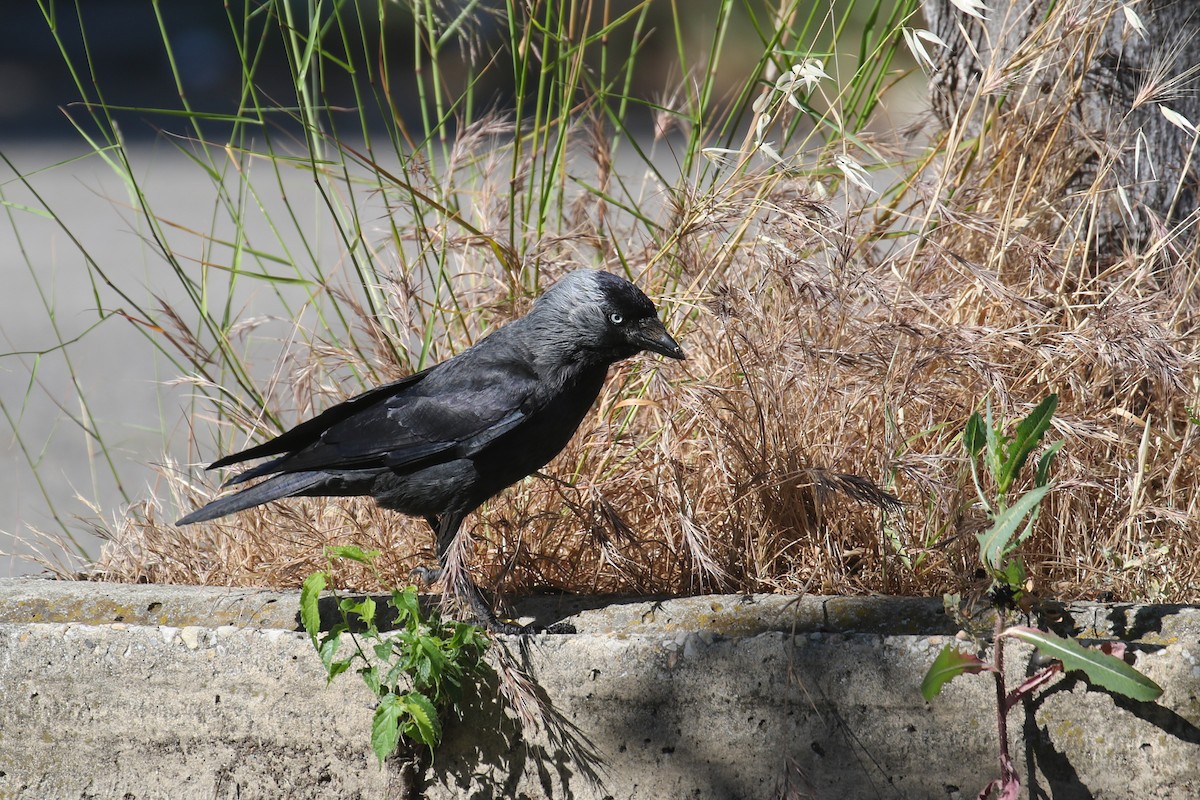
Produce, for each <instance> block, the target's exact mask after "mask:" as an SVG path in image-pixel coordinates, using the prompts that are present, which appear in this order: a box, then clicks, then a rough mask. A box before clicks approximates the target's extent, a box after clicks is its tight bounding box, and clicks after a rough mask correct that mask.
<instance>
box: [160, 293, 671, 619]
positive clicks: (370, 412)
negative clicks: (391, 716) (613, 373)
mask: <svg viewBox="0 0 1200 800" xmlns="http://www.w3.org/2000/svg"><path fill="white" fill-rule="evenodd" d="M643 350H650V351H653V352H655V353H659V354H661V355H664V356H667V357H668V358H675V359H682V358H683V357H684V355H683V350H682V349H681V348H680V347H679V345H678V344H677V343H676V342H675V340H674V339H672V338H671V336H670V334H668V333H667V330H666V328H665V327H663V324H662V323H661V322H660V321H659V319H658V316H657V313H656V311H655V308H654V304H653V303H651V302H650V300H649V299H648V298H647V297H646V295H644V294H642V292H641V291H640V290H639V289H638V288H637V287H636V286H634V285H633V284H632V283H630V282H629V281H627V280H625V279H624V278H620V277H617V276H616V275H612V274H610V273H607V272H601V271H598V270H579V271H576V272H571V273H569V274H567V275H565V276H564V277H562V278H561V279H559V280H558V281H557V282H556V283H555V284H554V285H553V286H551V287H550V288H549V289H548V290H547V291H546V292H545V293H544V294H543V295H542V296H541V297H539V298H538V299H537V301H536V302H535V303H534V306H533V308H532V309H531V310H530V312H529V313H528V314H526V315H525V316H524V317H522V318H520V319H518V320H515V321H514V322H512V323H510V324H508V325H505V326H504V327H502V328H499V329H498V330H496V331H495V332H493V333H492V334H491V335H489V336H488V337H486V338H485V339H483V340H481V341H480V342H478V343H477V344H476V345H475V346H474V347H471V348H470V349H468V350H465V351H463V352H462V353H459V354H458V355H457V356H454V357H453V358H450V359H448V360H447V361H443V362H441V363H440V364H437V365H435V366H432V367H430V368H428V369H426V370H423V371H421V372H418V373H416V374H415V375H410V376H408V377H407V378H402V379H400V380H398V381H395V382H394V383H389V384H385V385H383V386H379V387H377V388H374V389H371V390H369V391H367V392H364V393H363V394H360V395H358V396H356V397H353V398H351V399H349V400H346V401H345V402H343V403H339V404H338V405H336V406H333V407H332V408H329V409H327V410H326V411H324V412H322V413H321V414H318V415H317V416H315V417H313V418H312V419H309V420H307V421H305V422H302V423H300V424H299V425H297V426H296V427H294V428H292V429H291V430H289V431H287V432H286V433H283V434H280V435H279V436H277V437H275V438H274V439H271V440H270V441H268V442H265V443H263V444H260V445H258V446H256V447H251V448H249V449H248V450H243V451H242V452H240V453H235V454H234V455H230V456H225V457H224V458H221V459H219V460H217V461H215V462H213V463H212V464H210V465H209V467H208V468H209V469H216V468H219V467H226V466H229V465H230V464H237V463H239V462H243V461H248V460H250V459H255V458H261V457H264V456H275V458H272V459H271V460H270V461H267V462H265V463H263V464H259V465H258V466H255V467H251V468H250V469H247V470H245V471H243V472H241V473H239V474H238V475H235V476H234V477H233V478H230V479H229V480H228V481H227V482H226V483H225V486H233V485H236V484H241V483H244V482H246V481H249V480H251V479H253V478H259V477H262V476H268V475H269V476H271V477H269V478H267V480H265V481H262V482H261V483H258V484H256V485H254V486H251V487H250V488H248V489H243V490H242V491H240V492H238V493H236V494H233V495H229V496H227V497H222V498H220V499H217V500H214V501H212V502H211V503H209V504H208V505H206V506H204V507H203V508H200V509H198V510H196V511H193V512H192V513H191V514H188V515H187V516H185V517H184V518H183V519H181V520H179V521H178V522H177V523H176V525H189V524H191V523H194V522H202V521H204V520H210V519H215V518H217V517H222V516H225V515H226V514H232V513H233V512H235V511H241V510H243V509H247V508H251V507H253V506H257V505H261V504H262V503H266V502H269V501H271V500H278V499H280V498H284V497H321V496H350V495H370V496H372V497H374V498H375V501H376V502H377V503H378V504H379V505H380V506H381V507H383V508H387V509H391V510H392V511H399V512H400V513H402V514H410V515H413V516H419V517H424V518H425V520H426V521H427V522H428V523H429V525H430V527H432V528H433V530H434V533H435V535H436V537H437V555H438V564H439V569H438V570H437V572H441V571H444V570H445V569H446V567H447V562H448V554H449V553H450V551H451V548H452V545H453V544H454V542H455V540H456V537H457V534H458V531H459V527H460V526H461V525H462V522H463V518H464V517H466V515H467V514H469V513H471V512H472V511H474V510H475V509H476V508H477V507H479V505H480V504H482V503H483V502H484V501H485V500H487V499H488V498H490V497H492V496H493V495H495V494H497V493H498V492H500V491H501V490H502V489H504V488H505V487H507V486H511V485H512V484H514V483H516V482H517V481H519V480H521V479H522V478H524V477H526V476H527V475H530V474H532V473H533V472H535V471H537V470H539V469H541V468H542V467H543V466H545V464H546V463H547V462H549V461H550V459H552V458H554V456H556V455H558V453H559V452H560V451H561V450H562V449H563V447H565V446H566V444H567V442H568V441H569V440H570V438H571V436H572V435H573V434H574V433H575V430H576V428H578V427H579V423H580V422H581V421H582V420H583V417H584V415H585V414H586V413H587V412H588V409H590V408H591V407H592V404H593V403H594V402H595V400H596V398H597V397H598V396H599V394H600V389H601V387H602V385H603V383H604V379H605V376H606V375H607V374H608V368H609V366H611V365H612V364H614V363H616V362H618V361H621V360H622V359H626V358H629V357H630V356H633V355H636V354H637V353H640V352H642V351H643ZM460 566H461V565H460ZM450 572H455V573H456V574H455V575H454V576H453V577H452V576H450V575H447V586H448V591H450V592H452V593H454V594H458V595H460V596H463V599H465V600H467V601H468V602H469V603H470V605H471V607H472V609H473V610H474V612H475V613H476V614H477V615H478V616H480V617H481V618H482V620H483V621H484V622H485V623H486V624H487V625H488V626H489V627H490V628H492V629H493V630H502V631H503V630H512V629H515V626H511V625H506V624H504V623H500V622H499V621H498V620H497V618H496V616H495V614H494V613H493V612H492V610H491V608H490V607H489V606H488V604H487V603H486V602H485V601H484V600H483V598H482V597H481V596H480V594H479V591H478V589H477V588H476V587H475V585H474V584H473V583H472V582H471V581H470V579H469V577H467V576H466V574H465V572H464V571H463V570H462V569H458V570H450Z"/></svg>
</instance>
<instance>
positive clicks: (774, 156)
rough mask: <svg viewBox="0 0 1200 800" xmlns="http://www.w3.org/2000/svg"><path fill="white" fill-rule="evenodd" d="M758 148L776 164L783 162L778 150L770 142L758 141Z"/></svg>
mask: <svg viewBox="0 0 1200 800" xmlns="http://www.w3.org/2000/svg"><path fill="white" fill-rule="evenodd" d="M758 150H759V152H761V153H762V154H763V155H765V156H766V157H768V158H769V159H771V160H772V161H774V162H775V163H776V164H781V165H782V164H783V157H782V156H780V155H779V151H777V150H776V149H775V148H774V146H773V145H772V144H771V142H759V143H758Z"/></svg>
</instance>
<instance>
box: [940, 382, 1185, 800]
mask: <svg viewBox="0 0 1200 800" xmlns="http://www.w3.org/2000/svg"><path fill="white" fill-rule="evenodd" d="M1057 407H1058V395H1055V394H1051V395H1049V396H1048V397H1047V398H1046V399H1045V400H1043V401H1042V402H1041V403H1039V404H1038V406H1037V407H1036V408H1035V409H1034V410H1033V411H1032V412H1030V413H1029V415H1028V416H1026V417H1025V419H1023V420H1021V422H1020V423H1018V425H1017V428H1016V431H1015V432H1014V434H1013V435H1012V436H1006V435H1005V434H1004V433H1003V431H1002V426H999V425H996V424H994V423H993V421H992V412H991V406H990V404H989V406H988V407H987V410H986V416H983V415H980V413H979V412H978V411H976V412H975V413H974V414H972V415H971V418H970V419H969V420H968V421H967V426H966V429H965V430H964V431H963V437H962V441H963V446H964V447H965V448H966V450H967V456H968V459H969V462H970V465H971V477H972V479H973V480H974V482H975V489H976V492H977V493H978V495H979V500H980V503H981V505H982V507H983V509H984V511H985V512H986V513H987V515H988V517H989V518H990V519H991V521H992V524H991V527H989V528H988V529H987V530H986V531H984V532H983V533H981V534H979V535H978V539H979V557H980V561H981V562H982V563H983V566H984V568H985V569H986V570H987V571H988V574H989V575H990V576H991V579H992V587H991V591H990V592H989V596H990V597H991V599H992V603H993V606H994V607H995V613H996V620H995V630H994V634H993V638H992V647H993V651H994V655H993V663H988V662H986V661H984V660H983V659H981V658H979V657H978V656H976V655H973V654H971V653H964V652H961V651H959V650H958V648H957V647H955V646H954V645H946V646H945V647H944V648H942V651H941V653H939V654H938V656H937V658H936V659H934V662H933V664H932V665H931V666H930V667H929V670H928V671H927V672H926V673H925V678H924V680H923V681H922V682H921V694H922V695H923V696H924V697H925V699H926V700H927V701H928V700H932V699H933V698H934V697H935V696H937V694H938V693H940V692H941V690H942V687H943V686H945V685H946V684H947V683H949V682H950V681H951V680H953V679H954V678H957V677H958V676H959V675H964V674H967V673H978V672H983V671H989V672H991V673H992V676H993V678H994V680H995V683H996V727H997V730H998V732H999V740H1000V777H999V778H997V779H995V780H993V781H991V782H989V783H988V784H987V786H985V787H984V788H983V790H982V791H980V793H979V798H980V800H984V798H987V797H989V796H990V795H991V794H992V792H993V791H995V792H997V793H998V794H997V796H998V797H1000V798H1004V799H1005V800H1010V799H1011V798H1015V797H1016V796H1017V793H1018V791H1019V789H1020V785H1021V780H1020V777H1019V776H1018V775H1017V772H1016V768H1015V767H1014V765H1013V761H1012V757H1011V756H1010V755H1009V748H1008V712H1009V711H1011V710H1012V708H1013V706H1015V705H1016V704H1017V703H1018V702H1020V701H1021V700H1022V699H1023V698H1025V697H1027V696H1029V695H1030V694H1031V693H1032V692H1033V691H1035V690H1036V689H1037V688H1038V687H1040V686H1043V685H1044V684H1046V683H1047V682H1048V681H1049V680H1050V679H1051V678H1052V677H1053V676H1054V675H1055V674H1057V673H1059V672H1062V671H1064V670H1066V671H1070V670H1078V671H1080V672H1082V673H1083V674H1084V675H1086V676H1087V678H1088V680H1089V681H1091V682H1092V683H1094V684H1096V685H1098V686H1102V687H1104V688H1105V689H1108V690H1109V691H1112V692H1116V693H1118V694H1122V695H1125V696H1126V697H1130V698H1133V699H1134V700H1140V701H1152V700H1155V699H1157V698H1158V697H1159V695H1161V694H1162V689H1161V688H1160V687H1159V686H1158V684H1156V683H1155V682H1154V681H1152V680H1150V679H1149V678H1147V677H1146V676H1145V675H1143V674H1141V673H1140V672H1138V671H1137V670H1136V669H1134V668H1133V667H1131V666H1129V665H1128V664H1126V663H1125V662H1124V661H1123V660H1122V658H1121V656H1123V655H1124V651H1125V646H1124V645H1123V644H1122V643H1120V642H1117V643H1106V644H1104V645H1101V646H1100V648H1099V649H1093V648H1090V647H1087V646H1085V645H1083V644H1081V643H1080V642H1078V641H1077V640H1075V639H1071V638H1068V637H1062V636H1058V635H1056V634H1054V633H1050V632H1048V631H1043V630H1038V629H1037V628H1032V627H1028V626H1021V625H1015V626H1011V627H1009V626H1008V625H1007V615H1008V612H1009V611H1010V610H1012V609H1013V608H1015V607H1016V606H1017V605H1018V604H1020V605H1022V606H1023V607H1028V604H1026V603H1024V602H1023V600H1024V599H1025V594H1026V592H1027V578H1026V571H1025V566H1024V564H1023V562H1022V561H1021V559H1020V557H1019V556H1018V555H1017V554H1016V550H1017V548H1018V547H1020V545H1021V543H1022V542H1024V541H1025V540H1027V539H1028V538H1029V537H1030V535H1031V534H1032V533H1033V529H1034V525H1035V524H1036V522H1037V518H1038V513H1039V511H1040V509H1041V503H1042V500H1044V499H1045V497H1046V494H1047V493H1048V492H1049V491H1050V488H1051V487H1052V484H1051V482H1050V478H1049V476H1050V466H1051V464H1052V462H1053V460H1054V456H1055V455H1056V454H1057V453H1058V451H1059V450H1060V449H1061V448H1062V445H1063V442H1062V440H1059V441H1057V442H1055V443H1054V444H1052V445H1050V446H1049V447H1047V448H1046V449H1045V451H1043V453H1042V455H1041V457H1040V458H1039V459H1038V462H1037V468H1036V470H1035V473H1034V486H1033V488H1032V489H1030V490H1028V491H1026V492H1025V493H1024V494H1022V495H1021V496H1020V498H1018V499H1017V500H1016V501H1015V502H1012V503H1011V504H1010V503H1009V493H1010V491H1011V490H1012V488H1013V486H1014V484H1015V482H1016V480H1017V477H1018V476H1019V475H1020V474H1021V472H1022V469H1023V468H1024V466H1025V463H1026V461H1028V459H1029V456H1030V455H1032V454H1033V452H1034V451H1035V450H1036V449H1037V448H1038V445H1039V444H1040V443H1041V440H1042V437H1043V436H1044V435H1045V433H1046V431H1047V430H1049V428H1050V420H1051V418H1052V417H1053V415H1054V411H1055V409H1056V408H1057ZM980 464H982V465H983V468H984V470H986V474H987V475H988V477H990V482H991V484H992V486H993V487H994V493H993V494H991V495H989V494H988V493H987V492H986V491H985V490H984V481H983V480H982V478H981V474H980V473H981V470H980V466H979V465H980ZM1022 522H1024V523H1025V524H1024V526H1023V527H1022V525H1021V523H1022ZM949 600H950V598H948V602H949ZM1007 639H1019V640H1021V641H1024V642H1026V643H1028V644H1031V645H1033V646H1034V647H1036V648H1037V649H1038V651H1039V652H1040V653H1041V654H1042V656H1043V657H1045V658H1046V659H1049V660H1050V663H1049V665H1048V666H1045V667H1042V668H1041V669H1038V670H1037V671H1035V672H1034V673H1033V674H1032V675H1030V676H1029V677H1028V678H1026V679H1025V680H1024V681H1022V682H1021V683H1020V684H1019V685H1018V686H1017V687H1015V688H1014V689H1012V690H1011V691H1010V690H1008V688H1007V686H1006V681H1005V672H1004V643H1005V641H1006V640H1007Z"/></svg>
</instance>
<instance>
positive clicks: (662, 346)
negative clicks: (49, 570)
mask: <svg viewBox="0 0 1200 800" xmlns="http://www.w3.org/2000/svg"><path fill="white" fill-rule="evenodd" d="M633 338H634V341H635V342H636V343H637V344H639V345H641V347H642V349H644V350H650V351H653V352H655V353H658V354H659V355H663V356H666V357H667V358H677V359H683V358H685V356H684V355H683V348H682V347H680V346H679V343H678V342H676V341H675V340H674V339H672V338H671V334H669V333H667V329H666V328H665V327H663V324H662V323H661V322H660V321H659V320H658V318H657V317H651V318H650V319H647V320H646V321H645V322H643V323H642V324H641V326H639V328H638V330H637V332H636V333H634V335H633Z"/></svg>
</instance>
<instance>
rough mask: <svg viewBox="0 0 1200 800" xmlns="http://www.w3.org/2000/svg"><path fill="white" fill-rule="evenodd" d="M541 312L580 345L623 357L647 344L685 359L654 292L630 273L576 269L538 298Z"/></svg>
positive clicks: (537, 308) (611, 359) (610, 356)
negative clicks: (660, 312)
mask: <svg viewBox="0 0 1200 800" xmlns="http://www.w3.org/2000/svg"><path fill="white" fill-rule="evenodd" d="M534 309H535V313H537V314H538V315H539V316H542V317H543V318H544V320H545V321H547V322H550V321H553V328H554V329H555V332H556V333H557V334H558V335H559V336H561V337H563V338H564V342H566V341H567V340H568V339H569V342H570V344H571V345H573V346H574V348H575V349H578V350H583V351H588V352H592V353H595V354H598V355H599V356H600V357H601V358H602V359H603V360H605V361H608V362H615V361H620V360H621V359H624V358H629V357H630V356H633V355H637V354H638V353H640V352H642V351H643V350H650V351H651V352H654V353H658V354H659V355H664V356H666V357H667V358H676V359H682V358H683V357H684V355H683V349H682V348H681V347H680V346H679V344H678V343H677V342H676V341H675V340H674V339H672V338H671V334H669V333H667V329H666V328H665V327H663V324H662V322H661V321H660V320H659V319H658V312H657V311H656V310H655V308H654V303H652V302H650V298H648V297H646V295H644V294H642V291H641V290H640V289H638V288H637V287H636V286H634V285H633V284H632V283H630V282H629V281H627V280H625V279H624V278H621V277H618V276H616V275H613V274H611V273H608V272H603V271H600V270H576V271H575V272H570V273H567V274H566V275H564V276H563V277H562V278H559V279H558V281H557V282H555V284H554V285H553V286H551V287H550V288H549V289H547V290H546V293H545V294H543V295H542V296H541V297H540V298H538V301H537V304H536V305H535V307H534Z"/></svg>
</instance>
